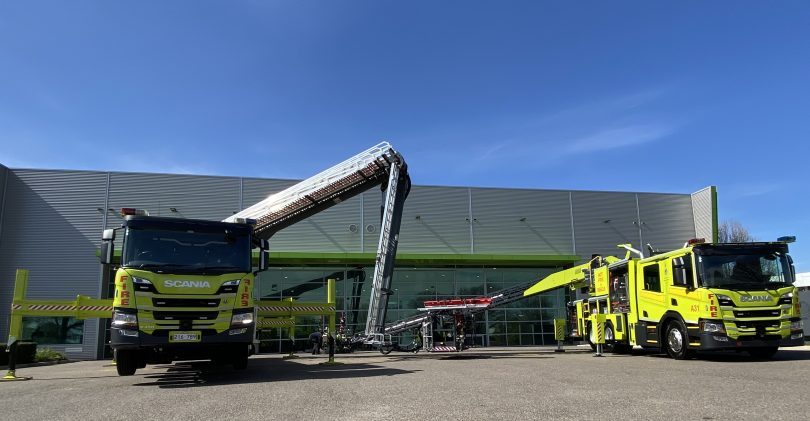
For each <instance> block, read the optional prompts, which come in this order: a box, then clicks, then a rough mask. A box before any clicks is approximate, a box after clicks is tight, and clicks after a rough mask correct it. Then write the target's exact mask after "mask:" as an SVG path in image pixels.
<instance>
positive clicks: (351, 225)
mask: <svg viewBox="0 0 810 421" xmlns="http://www.w3.org/2000/svg"><path fill="white" fill-rule="evenodd" d="M349 232H357V225H356V224H350V225H349Z"/></svg>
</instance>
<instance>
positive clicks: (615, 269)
mask: <svg viewBox="0 0 810 421" xmlns="http://www.w3.org/2000/svg"><path fill="white" fill-rule="evenodd" d="M794 240H795V237H781V238H779V240H778V241H776V242H753V243H706V242H705V241H703V240H702V239H694V240H690V241H688V242H687V243H686V244H684V246H683V247H682V248H679V249H677V250H672V251H669V252H664V253H660V252H656V251H655V250H653V249H652V247H649V246H648V249H649V252H650V253H649V254H650V255H649V256H647V257H645V256H644V254H643V252H641V251H639V250H636V249H634V248H632V247H631V246H630V245H627V244H625V245H621V246H620V247H623V248H625V249H627V254H626V255H625V256H624V258H622V259H619V258H617V257H613V256H605V257H602V256H593V258H592V259H591V260H590V261H588V262H586V263H584V264H581V265H578V266H574V267H572V268H570V269H565V270H562V271H559V272H556V273H553V274H551V275H549V276H547V277H546V278H544V279H542V280H540V281H539V282H537V283H536V284H535V285H533V286H532V287H530V288H528V289H527V290H526V291H525V292H524V296H526V297H529V296H532V295H536V294H540V293H543V292H546V291H551V290H553V289H556V288H562V287H569V288H571V289H574V290H580V291H581V292H583V293H585V294H586V297H585V298H582V299H579V300H576V301H574V302H572V303H570V304H569V313H570V314H569V321H570V323H571V328H570V336H571V337H572V338H573V339H580V340H585V341H587V342H589V343H591V344H592V346H594V345H593V344H594V343H597V342H598V343H601V342H602V341H604V342H605V349H606V350H607V351H609V352H615V353H627V352H629V351H630V350H631V349H632V348H633V347H634V346H640V347H643V348H648V349H653V350H661V351H662V352H665V353H666V354H668V355H669V356H670V357H672V358H675V359H686V358H689V357H691V356H693V355H694V353H695V352H696V351H721V350H735V351H747V352H748V353H749V354H750V355H752V356H753V357H755V358H762V359H767V358H770V357H771V356H773V355H774V354H775V353H776V352H777V350H778V349H779V347H790V346H801V345H804V335H803V325H802V320H801V314H800V307H799V300H798V293H797V289H796V287H794V286H793V282H794V279H795V269H794V267H793V260H792V259H791V257H790V255H788V243H789V242H792V241H794ZM633 254H635V255H636V257H631V256H633ZM602 329H603V330H602ZM600 331H601V332H602V333H603V335H598V334H597V332H600ZM597 338H599V339H597Z"/></svg>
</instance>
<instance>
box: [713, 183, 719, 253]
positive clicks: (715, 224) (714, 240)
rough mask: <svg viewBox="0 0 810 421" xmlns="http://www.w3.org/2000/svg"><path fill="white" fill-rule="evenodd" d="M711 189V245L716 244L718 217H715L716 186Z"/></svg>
mask: <svg viewBox="0 0 810 421" xmlns="http://www.w3.org/2000/svg"><path fill="white" fill-rule="evenodd" d="M711 189H712V243H716V242H717V240H718V237H719V234H718V232H717V230H718V226H719V223H718V216H717V186H711Z"/></svg>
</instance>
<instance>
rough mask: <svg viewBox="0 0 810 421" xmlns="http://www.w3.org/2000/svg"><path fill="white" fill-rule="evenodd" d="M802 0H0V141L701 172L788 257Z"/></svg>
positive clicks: (101, 152)
mask: <svg viewBox="0 0 810 421" xmlns="http://www.w3.org/2000/svg"><path fill="white" fill-rule="evenodd" d="M808 21H810V3H807V2H805V1H781V2H778V3H769V2H744V1H733V2H721V1H716V2H704V1H695V2H690V1H660V2H649V1H639V2H587V1H582V2H550V1H526V2H520V1H510V2H470V1H442V2H436V1H408V2H403V1H380V0H373V1H371V0H370V1H342V2H334V1H283V2H281V1H260V0H253V1H171V2H164V1H138V2H110V1H97V2H94V1H72V2H63V1H53V2H51V1H5V2H3V3H2V5H0V163H2V164H4V165H6V166H9V167H12V168H59V169H95V170H119V171H149V172H169V173H193V174H213V175H233V176H257V177H281V178H305V177H307V176H309V175H312V174H314V173H316V172H318V171H320V170H322V169H325V168H326V167H328V166H330V165H331V164H333V163H335V162H337V161H340V160H342V159H344V158H346V157H348V156H350V155H353V154H354V153H357V152H359V151H361V150H363V149H365V148H367V147H369V146H371V145H373V144H375V143H377V142H378V141H380V140H389V141H390V142H392V144H393V145H394V146H395V147H396V148H397V149H399V150H400V151H401V152H402V153H403V154H404V155H405V157H406V159H407V160H408V162H409V165H410V168H411V173H412V176H413V179H414V182H415V183H417V184H427V185H454V186H459V185H460V186H468V185H472V186H493V187H529V188H558V189H585V190H620V191H661V192H677V193H691V192H693V191H696V190H699V189H700V188H702V187H705V186H707V185H716V186H717V187H718V192H719V199H720V200H719V203H720V206H719V211H720V218H721V220H724V219H735V220H738V221H740V222H741V223H743V225H745V226H747V227H748V228H749V229H750V230H751V232H752V234H753V235H754V236H755V237H756V238H757V239H759V240H771V239H775V238H776V237H777V236H780V235H786V234H792V235H796V236H797V237H798V242H797V243H796V244H794V246H793V247H792V249H793V254H794V258H795V259H796V261H797V266H798V267H797V268H798V269H799V270H800V271H808V270H810V246H807V245H806V244H808V242H810V212H807V210H806V208H807V207H808V203H810V188H809V187H808V181H810V177H808V152H810V146H808V140H810V139H808V138H810V128H809V127H808V124H809V123H810V83H809V82H810V25H808V24H807V22H808Z"/></svg>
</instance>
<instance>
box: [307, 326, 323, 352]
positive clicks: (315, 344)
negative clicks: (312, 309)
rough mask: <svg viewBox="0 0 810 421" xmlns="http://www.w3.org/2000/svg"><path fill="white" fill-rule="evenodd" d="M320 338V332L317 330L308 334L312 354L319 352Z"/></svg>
mask: <svg viewBox="0 0 810 421" xmlns="http://www.w3.org/2000/svg"><path fill="white" fill-rule="evenodd" d="M322 339H323V337H322V336H321V332H320V331H317V330H316V331H315V332H312V333H311V334H310V335H309V341H310V342H312V355H315V354H320V353H321V340H322Z"/></svg>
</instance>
